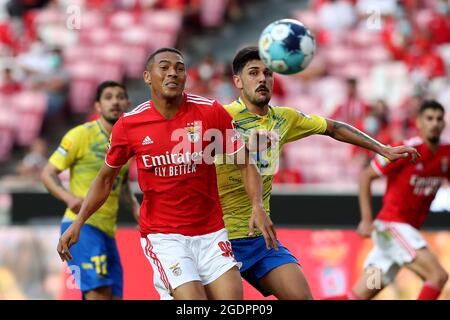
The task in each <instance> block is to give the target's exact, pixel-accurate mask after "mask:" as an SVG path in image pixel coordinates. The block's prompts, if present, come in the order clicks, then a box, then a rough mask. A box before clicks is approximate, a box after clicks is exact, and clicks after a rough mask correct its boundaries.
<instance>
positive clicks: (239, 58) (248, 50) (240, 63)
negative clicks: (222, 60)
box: [233, 46, 261, 75]
mask: <svg viewBox="0 0 450 320" xmlns="http://www.w3.org/2000/svg"><path fill="white" fill-rule="evenodd" d="M252 60H261V57H260V56H259V50H258V47H256V46H250V47H245V48H242V49H241V50H239V52H238V53H237V54H236V56H235V57H234V59H233V74H234V75H237V74H239V73H241V72H242V69H244V67H245V65H246V64H247V62H249V61H252Z"/></svg>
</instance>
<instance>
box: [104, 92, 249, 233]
mask: <svg viewBox="0 0 450 320" xmlns="http://www.w3.org/2000/svg"><path fill="white" fill-rule="evenodd" d="M211 141H213V142H211ZM243 146H244V142H243V141H242V140H241V138H240V137H239V135H238V133H237V130H236V128H235V126H234V122H233V120H232V118H231V117H230V115H229V114H228V112H227V111H226V110H225V109H224V108H223V107H222V105H220V104H219V103H218V102H216V101H214V100H209V99H206V98H203V97H200V96H195V95H191V94H184V102H183V105H182V106H181V108H180V109H179V111H178V112H177V113H176V115H175V116H174V117H173V118H172V119H166V118H164V117H163V116H162V115H161V114H160V113H159V112H158V110H157V109H156V108H155V107H154V105H153V102H152V101H151V100H150V101H148V102H145V103H143V104H141V105H140V106H138V107H137V108H135V109H134V110H133V111H131V112H128V113H125V114H123V115H122V117H121V118H120V119H119V120H118V121H117V123H116V124H115V125H114V127H113V130H112V135H111V145H110V148H109V150H108V152H107V155H106V160H105V161H106V164H107V165H108V166H110V167H119V166H122V165H124V164H126V163H127V161H128V159H129V158H130V157H132V156H135V157H136V162H137V169H138V181H139V186H140V188H141V190H142V192H143V194H144V198H143V201H142V204H141V213H140V230H141V235H142V236H146V235H147V234H149V233H165V234H167V233H177V234H183V235H186V236H196V235H203V234H207V233H211V232H215V231H218V230H220V229H222V228H224V222H223V217H222V216H223V212H222V208H221V206H220V200H219V195H218V191H217V182H216V169H215V166H214V162H213V160H214V155H215V154H221V153H222V154H233V153H235V152H237V151H239V150H240V149H241V148H242V147H243Z"/></svg>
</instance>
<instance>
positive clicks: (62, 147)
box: [49, 127, 86, 171]
mask: <svg viewBox="0 0 450 320" xmlns="http://www.w3.org/2000/svg"><path fill="white" fill-rule="evenodd" d="M83 129H84V128H83V127H76V128H74V129H72V130H70V131H69V132H67V133H66V135H65V136H64V137H63V138H62V139H61V142H60V144H59V146H58V148H57V149H56V151H55V152H53V154H52V155H51V156H50V159H49V162H50V163H51V164H53V165H54V166H55V167H56V168H57V169H58V170H61V171H64V170H66V169H68V168H70V167H72V165H73V163H74V162H75V161H76V160H77V159H79V158H80V157H81V156H82V154H81V153H82V151H83V150H82V149H83V148H82V143H83V141H85V140H86V139H85V137H84V132H85V131H84V130H83Z"/></svg>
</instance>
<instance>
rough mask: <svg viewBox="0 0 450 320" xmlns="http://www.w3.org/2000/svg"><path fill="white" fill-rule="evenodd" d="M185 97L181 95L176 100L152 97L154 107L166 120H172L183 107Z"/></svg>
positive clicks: (155, 95)
mask: <svg viewBox="0 0 450 320" xmlns="http://www.w3.org/2000/svg"><path fill="white" fill-rule="evenodd" d="M183 101H184V96H183V95H181V96H179V97H176V98H174V99H166V98H162V97H158V95H157V94H154V95H153V96H152V102H153V106H154V108H155V109H156V110H158V112H159V113H160V114H161V115H162V116H163V117H164V118H166V119H172V118H173V117H174V116H175V114H176V113H177V112H178V110H180V108H181V106H182V105H183Z"/></svg>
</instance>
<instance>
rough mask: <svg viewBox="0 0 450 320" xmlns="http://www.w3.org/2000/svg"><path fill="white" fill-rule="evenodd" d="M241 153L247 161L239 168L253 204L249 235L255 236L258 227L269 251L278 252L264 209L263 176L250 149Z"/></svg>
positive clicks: (274, 232)
mask: <svg viewBox="0 0 450 320" xmlns="http://www.w3.org/2000/svg"><path fill="white" fill-rule="evenodd" d="M241 152H243V153H244V158H245V161H244V163H243V164H242V163H241V162H238V166H239V169H240V170H241V175H242V180H243V182H244V187H245V191H246V192H247V195H248V197H249V198H250V201H251V202H252V215H251V217H250V220H249V225H248V227H249V235H250V236H251V235H253V234H254V232H255V231H254V229H255V227H257V228H258V229H259V230H261V232H262V234H263V236H264V240H265V241H266V247H267V249H270V247H273V248H274V249H275V250H278V245H277V234H276V231H275V228H274V225H273V222H272V220H271V219H270V217H269V216H268V215H267V213H266V210H265V209H264V204H263V197H262V190H263V187H262V186H263V184H262V179H261V175H260V174H259V172H258V168H257V167H256V165H255V163H254V162H253V161H250V155H249V152H248V149H247V148H242V149H241V151H240V153H241ZM241 155H242V154H241ZM238 159H239V156H238Z"/></svg>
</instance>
